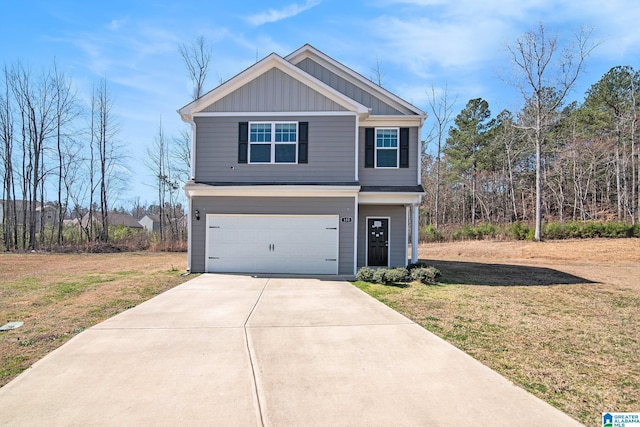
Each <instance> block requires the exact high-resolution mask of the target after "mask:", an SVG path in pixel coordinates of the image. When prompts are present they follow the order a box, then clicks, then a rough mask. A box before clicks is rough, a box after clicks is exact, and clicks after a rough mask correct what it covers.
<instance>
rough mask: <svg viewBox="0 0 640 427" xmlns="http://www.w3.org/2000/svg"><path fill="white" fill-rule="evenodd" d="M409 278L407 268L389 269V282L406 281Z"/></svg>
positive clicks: (387, 274) (387, 275) (387, 276)
mask: <svg viewBox="0 0 640 427" xmlns="http://www.w3.org/2000/svg"><path fill="white" fill-rule="evenodd" d="M408 278H409V271H407V269H406V268H403V267H398V268H392V269H390V270H387V273H386V279H387V283H397V282H406V281H407V279H408Z"/></svg>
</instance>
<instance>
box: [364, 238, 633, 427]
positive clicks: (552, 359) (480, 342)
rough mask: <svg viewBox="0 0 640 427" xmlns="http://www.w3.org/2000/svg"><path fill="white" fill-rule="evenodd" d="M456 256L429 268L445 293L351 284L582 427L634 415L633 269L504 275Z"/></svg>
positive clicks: (605, 266)
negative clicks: (605, 417)
mask: <svg viewBox="0 0 640 427" xmlns="http://www.w3.org/2000/svg"><path fill="white" fill-rule="evenodd" d="M486 244H487V245H500V243H497V242H487V243H486ZM630 245H636V243H634V242H633V241H631V242H630ZM464 248H467V247H466V246H465V247H464ZM636 248H637V246H632V247H630V248H628V250H629V251H630V252H631V256H633V254H634V253H635V254H636V255H635V256H636V257H638V258H636V259H640V257H639V255H640V253H638V252H637V249H636ZM436 249H437V247H436ZM563 249H564V250H567V246H563ZM634 250H635V251H636V252H633V251H634ZM460 252H461V251H457V252H455V258H452V259H455V262H443V263H442V266H440V265H439V264H438V263H437V262H435V261H434V262H433V263H434V265H436V266H437V267H438V268H440V269H441V270H443V277H446V278H447V284H444V285H443V284H441V285H438V286H424V285H421V284H417V283H411V284H409V286H407V287H406V288H393V287H388V286H384V285H371V284H367V283H359V282H356V283H354V284H355V286H357V287H358V288H360V289H362V290H363V291H364V292H367V293H368V294H369V295H371V296H373V297H375V298H377V299H378V300H380V301H382V302H383V303H385V304H387V305H389V306H390V307H392V308H394V309H395V310H397V311H399V312H400V313H402V314H404V315H405V316H407V317H409V318H410V319H412V320H413V321H415V322H416V323H418V324H420V325H422V326H423V327H425V328H426V329H427V330H429V331H431V332H433V333H435V334H437V335H438V336H440V337H442V338H443V339H445V340H447V341H449V342H450V343H452V344H454V345H455V346H457V347H459V348H460V349H462V350H464V351H465V352H467V353H468V354H470V355H471V356H473V357H475V358H476V359H478V360H479V361H481V362H482V363H484V364H486V365H487V366H489V367H491V368H492V369H494V370H496V371H498V372H499V373H501V374H502V375H504V376H505V377H507V378H508V379H510V380H511V381H513V382H514V383H516V384H518V385H520V386H521V387H523V388H524V389H526V390H527V391H529V392H531V393H533V394H534V395H536V396H538V397H540V398H542V399H544V400H546V401H547V402H549V403H550V404H552V405H553V406H555V407H557V408H559V409H560V410H562V411H564V412H566V413H567V414H569V415H571V416H572V417H574V418H576V419H578V420H579V421H581V422H583V423H585V424H586V425H588V426H599V425H601V413H602V412H603V411H620V412H633V411H637V410H638V407H639V404H640V312H639V311H638V309H637V307H640V286H638V285H637V284H636V282H635V277H638V276H639V275H640V265H638V264H637V263H631V264H628V263H620V264H613V263H607V262H603V263H602V264H600V265H597V264H594V263H590V264H589V267H588V268H585V267H583V266H582V265H580V266H575V265H572V264H571V263H568V266H566V267H565V266H562V265H560V264H559V263H558V262H557V261H556V262H555V263H554V264H553V266H552V267H553V268H548V265H545V264H544V263H535V260H531V263H532V265H533V264H535V266H534V268H527V267H524V266H511V267H509V266H504V265H497V264H494V263H495V262H496V261H495V260H492V259H483V260H478V259H477V258H475V259H473V260H469V261H467V262H465V261H466V260H465V259H464V257H462V256H460V255H459V254H460ZM496 252H497V253H500V251H499V250H496ZM487 253H488V252H487ZM567 254H568V256H575V255H576V254H575V252H574V251H571V250H568V251H567ZM485 257H486V255H485ZM470 261H473V262H472V263H470ZM428 262H429V263H430V264H431V263H432V261H431V260H429V261H428ZM607 277H608V279H607V280H603V278H607ZM596 279H598V280H596Z"/></svg>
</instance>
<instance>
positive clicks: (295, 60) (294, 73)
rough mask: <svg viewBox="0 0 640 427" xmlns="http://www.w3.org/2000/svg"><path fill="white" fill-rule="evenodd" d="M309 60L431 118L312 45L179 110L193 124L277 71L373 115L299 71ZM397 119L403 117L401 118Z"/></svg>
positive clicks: (261, 64)
mask: <svg viewBox="0 0 640 427" xmlns="http://www.w3.org/2000/svg"><path fill="white" fill-rule="evenodd" d="M307 58H309V59H311V60H312V61H314V62H316V63H318V64H320V65H321V66H322V67H325V68H326V69H327V70H329V71H330V72H332V73H334V74H335V75H337V76H339V77H340V78H342V79H344V80H345V81H347V82H349V83H350V84H352V85H354V86H356V87H357V88H358V89H360V90H362V91H364V92H367V93H370V94H372V95H373V96H375V97H376V98H378V99H380V100H381V101H382V102H384V103H386V104H388V105H390V106H391V107H393V108H395V109H397V110H398V111H402V112H404V113H403V114H405V115H408V116H410V117H414V118H419V119H420V120H421V122H422V121H424V119H426V116H427V115H426V113H425V112H424V111H422V110H420V109H419V108H417V107H416V106H414V105H412V104H410V103H409V102H407V101H405V100H403V99H402V98H400V97H399V96H397V95H395V94H393V93H391V92H390V91H388V90H387V89H385V88H383V87H381V86H378V85H376V84H375V83H373V82H372V81H371V80H369V79H367V78H365V77H363V76H362V75H361V74H358V73H357V72H355V71H354V70H352V69H351V68H349V67H347V66H345V65H343V64H341V63H340V62H338V61H336V60H335V59H333V58H331V57H329V56H328V55H326V54H324V53H322V52H321V51H319V50H318V49H316V48H314V47H313V46H311V45H309V44H305V45H304V46H302V47H301V48H299V49H297V50H296V51H294V52H292V53H291V54H289V55H287V56H286V57H285V58H283V57H281V56H279V55H277V54H276V53H271V54H270V55H268V56H266V57H265V58H264V59H262V60H260V61H258V62H256V63H255V64H253V65H252V66H250V67H249V68H247V69H245V70H244V71H242V72H240V73H239V74H237V75H236V76H234V77H232V78H231V79H229V80H227V81H226V82H224V83H222V84H221V85H220V86H218V87H216V88H215V89H213V90H211V91H209V92H207V93H206V94H204V95H203V96H201V97H200V98H198V99H196V100H194V101H192V102H190V103H189V104H187V105H185V106H184V107H182V108H181V109H179V110H178V113H179V114H180V116H181V117H182V119H183V120H184V121H186V122H191V121H193V116H194V114H198V113H203V112H204V111H205V110H206V109H207V107H209V106H211V105H212V104H214V103H216V102H217V101H219V100H221V99H222V98H224V97H225V96H227V95H230V94H232V93H233V92H234V91H236V90H237V89H240V88H241V87H243V86H245V85H247V84H248V83H250V82H251V81H253V80H255V79H257V78H258V77H260V76H261V75H263V74H265V73H267V72H268V71H270V70H272V69H274V68H275V69H278V70H280V71H282V72H283V73H285V74H286V75H288V76H290V77H292V78H293V79H295V80H297V81H299V82H300V83H302V84H304V85H306V86H308V87H309V88H311V89H312V90H314V91H316V92H318V93H320V94H321V95H323V96H325V97H326V98H328V99H330V100H331V101H333V102H335V103H336V104H338V105H339V106H341V107H342V108H344V109H345V110H346V111H351V112H353V113H356V114H358V115H359V116H360V117H362V118H366V117H368V116H369V115H370V114H371V112H372V110H371V108H369V107H367V106H365V105H363V104H362V103H361V102H358V101H357V100H355V99H353V98H351V97H349V96H347V95H345V94H344V93H341V92H340V91H338V90H336V89H334V88H333V87H331V86H329V85H328V84H326V83H324V82H323V81H321V80H320V79H318V78H316V77H314V76H313V75H312V74H310V73H308V72H307V71H305V70H303V69H302V68H301V67H299V66H298V64H300V63H301V62H302V61H304V60H305V59H307ZM397 117H403V116H402V115H400V116H397Z"/></svg>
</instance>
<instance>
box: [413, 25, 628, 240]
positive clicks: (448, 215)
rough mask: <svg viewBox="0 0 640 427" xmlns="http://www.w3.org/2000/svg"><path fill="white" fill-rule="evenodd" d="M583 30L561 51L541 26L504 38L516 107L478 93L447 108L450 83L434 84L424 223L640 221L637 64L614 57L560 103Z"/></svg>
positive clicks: (576, 67) (582, 49) (581, 47)
mask: <svg viewBox="0 0 640 427" xmlns="http://www.w3.org/2000/svg"><path fill="white" fill-rule="evenodd" d="M588 39H589V34H588V33H586V32H581V33H580V34H579V35H578V36H577V38H576V43H575V44H574V45H573V50H566V49H565V50H560V46H559V43H558V40H557V38H553V37H548V35H547V34H546V32H545V28H544V27H543V26H542V25H541V26H540V27H539V28H538V29H537V30H536V31H532V32H529V33H527V34H525V35H524V36H523V37H522V38H520V39H518V41H517V42H516V43H514V44H513V45H511V46H509V52H510V54H511V58H512V62H513V63H514V65H515V69H516V70H518V71H519V76H518V77H519V79H517V81H516V82H515V86H516V87H517V88H518V89H519V90H520V91H521V93H522V95H523V100H524V106H523V107H522V109H521V110H519V111H508V110H503V111H500V112H499V113H498V114H497V115H492V112H491V110H490V106H489V103H488V102H487V101H486V100H484V99H482V98H475V99H471V100H469V101H468V102H467V104H466V106H465V107H464V108H463V109H462V111H460V112H459V113H458V114H457V115H456V116H455V117H453V111H452V100H451V95H450V94H449V93H447V92H448V91H447V90H446V89H445V90H444V91H443V92H441V93H440V94H436V93H435V91H432V96H431V99H430V107H431V113H432V116H433V117H434V119H435V125H434V127H433V129H432V132H431V133H430V135H429V137H428V138H427V140H426V141H425V145H426V144H433V145H435V147H436V149H435V150H431V151H429V152H427V153H426V155H425V157H424V159H423V172H424V173H423V179H424V184H425V189H426V191H427V196H426V197H425V199H424V206H423V208H424V215H425V221H426V222H427V223H429V224H432V226H435V229H436V230H437V229H438V228H439V227H441V226H446V227H453V226H460V225H462V224H468V225H469V226H471V227H475V226H476V225H477V224H478V223H491V224H504V223H515V222H523V223H527V224H533V225H534V226H535V235H534V238H535V239H536V240H540V239H541V238H542V233H541V231H542V227H541V225H542V222H543V221H545V222H549V221H558V222H560V223H562V222H565V221H590V220H593V221H619V222H626V223H631V224H636V223H637V222H638V221H640V188H639V187H640V157H639V153H638V147H637V142H636V134H637V121H638V108H639V106H640V99H639V98H638V96H637V89H638V87H639V86H640V71H637V70H634V69H633V67H631V66H615V67H613V68H611V69H610V70H609V71H608V72H607V73H606V74H605V75H604V76H602V78H601V79H600V80H599V81H598V82H595V83H594V84H593V85H592V86H591V87H590V88H589V90H588V91H587V93H586V95H585V98H584V100H583V101H582V102H571V103H567V102H566V100H567V94H568V92H569V89H571V88H572V87H573V85H574V83H575V81H576V80H577V78H578V76H579V74H580V71H581V69H582V64H583V61H584V59H585V58H586V57H587V56H588V54H589V53H590V52H591V50H592V49H593V48H594V47H595V45H594V44H590V43H589V41H588ZM554 61H555V62H554ZM549 76H552V78H551V77H549ZM454 102H455V101H454ZM432 151H433V152H432Z"/></svg>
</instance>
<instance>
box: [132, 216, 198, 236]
mask: <svg viewBox="0 0 640 427" xmlns="http://www.w3.org/2000/svg"><path fill="white" fill-rule="evenodd" d="M138 222H139V223H140V225H142V226H143V227H144V229H145V230H147V232H149V233H159V232H160V215H157V214H147V215H145V216H143V217H142V218H141V219H140V221H138ZM164 227H165V230H164V231H165V233H167V234H168V233H174V232H175V233H178V234H180V235H182V234H184V232H185V230H186V229H187V217H186V216H181V217H180V218H167V219H166V220H165V224H164Z"/></svg>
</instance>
